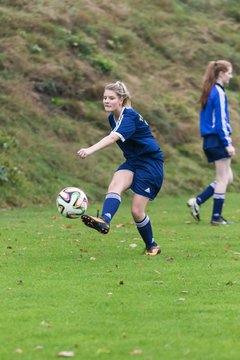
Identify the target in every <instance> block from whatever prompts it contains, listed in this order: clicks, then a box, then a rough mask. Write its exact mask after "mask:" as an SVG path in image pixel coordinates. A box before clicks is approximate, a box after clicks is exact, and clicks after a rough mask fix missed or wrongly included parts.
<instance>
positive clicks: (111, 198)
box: [101, 192, 121, 224]
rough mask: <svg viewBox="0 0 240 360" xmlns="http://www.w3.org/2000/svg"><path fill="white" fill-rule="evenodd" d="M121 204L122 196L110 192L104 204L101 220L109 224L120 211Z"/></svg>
mask: <svg viewBox="0 0 240 360" xmlns="http://www.w3.org/2000/svg"><path fill="white" fill-rule="evenodd" d="M120 204H121V196H120V195H119V194H117V193H113V192H109V193H108V194H107V195H106V197H105V201H104V203H103V208H102V215H101V218H102V219H103V220H104V221H106V223H108V224H109V223H110V221H111V220H112V218H113V216H114V215H115V214H116V212H117V211H118V208H119V206H120Z"/></svg>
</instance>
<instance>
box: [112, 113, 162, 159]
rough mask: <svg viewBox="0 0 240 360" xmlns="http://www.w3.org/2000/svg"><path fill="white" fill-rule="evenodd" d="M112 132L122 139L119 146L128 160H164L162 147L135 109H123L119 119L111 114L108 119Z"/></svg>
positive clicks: (118, 142)
mask: <svg viewBox="0 0 240 360" xmlns="http://www.w3.org/2000/svg"><path fill="white" fill-rule="evenodd" d="M108 119H109V123H110V126H111V128H112V132H113V133H115V134H117V135H118V136H119V137H120V139H119V140H118V141H117V144H118V146H119V147H120V149H121V150H122V151H123V155H124V157H125V158H126V159H127V160H139V159H142V158H146V157H148V158H152V159H158V160H163V158H162V152H161V149H160V146H159V144H158V142H157V141H156V139H155V138H154V136H153V134H152V132H151V130H150V128H149V125H148V124H147V122H146V121H145V120H144V118H143V117H142V116H141V115H140V114H139V113H138V112H137V111H135V110H134V109H133V108H125V107H124V108H123V109H122V112H121V114H120V116H119V119H117V120H116V119H115V118H114V115H113V114H112V113H111V114H110V115H109V117H108Z"/></svg>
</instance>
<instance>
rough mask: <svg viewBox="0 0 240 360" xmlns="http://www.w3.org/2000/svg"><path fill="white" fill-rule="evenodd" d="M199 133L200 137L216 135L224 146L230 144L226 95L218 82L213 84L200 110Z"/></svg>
mask: <svg viewBox="0 0 240 360" xmlns="http://www.w3.org/2000/svg"><path fill="white" fill-rule="evenodd" d="M200 133H201V136H202V137H205V136H208V135H218V136H219V138H220V140H221V142H222V144H223V146H225V147H226V146H230V145H231V144H232V139H231V133H232V131H231V125H230V119H229V113H228V101H227V96H226V94H225V91H224V88H223V87H222V86H221V85H220V84H218V83H216V84H215V85H214V86H213V88H212V90H211V91H210V94H209V97H208V100H207V103H206V106H205V108H204V109H202V110H201V112H200Z"/></svg>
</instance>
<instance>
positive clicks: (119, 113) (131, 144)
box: [77, 81, 163, 256]
mask: <svg viewBox="0 0 240 360" xmlns="http://www.w3.org/2000/svg"><path fill="white" fill-rule="evenodd" d="M103 106H104V109H105V111H106V112H108V113H109V117H108V120H109V123H110V127H111V129H112V130H111V132H110V134H109V135H107V136H106V137H104V138H103V139H101V140H100V141H99V142H97V143H96V144H94V145H92V146H90V147H88V148H82V149H80V150H79V151H78V152H77V153H78V155H79V156H80V158H81V159H85V158H86V157H87V156H88V155H91V154H93V153H94V152H96V151H98V150H101V149H103V148H106V147H107V146H110V145H112V144H114V143H117V145H118V146H119V147H120V149H121V150H122V152H123V155H124V157H125V159H126V161H125V162H124V163H123V164H121V165H120V166H119V167H118V168H117V170H116V172H115V173H114V175H113V178H112V180H111V182H110V185H109V187H108V192H107V195H106V197H105V200H104V203H103V208H102V213H101V216H100V217H94V216H90V215H87V214H84V215H83V216H82V221H83V222H84V224H85V225H87V226H88V227H90V228H92V229H95V230H97V231H99V232H100V233H102V234H107V233H108V232H109V229H110V222H111V220H112V219H113V217H114V215H115V214H116V212H117V210H118V208H119V206H120V203H121V195H122V193H123V192H124V191H126V190H128V189H131V190H132V191H133V193H134V195H133V198H132V208H131V212H132V216H133V219H134V221H135V224H136V227H137V229H138V231H139V234H140V235H141V237H142V239H143V241H144V243H145V254H146V255H151V256H154V255H157V254H159V253H160V252H161V250H160V246H159V245H158V244H157V243H156V241H155V240H154V237H153V231H152V226H151V221H150V219H149V217H148V216H147V215H146V213H145V208H146V206H147V204H148V201H149V200H153V199H154V198H155V197H156V196H157V194H158V192H159V190H160V189H161V186H162V182H163V158H162V152H161V149H160V146H159V144H158V143H157V141H156V139H155V138H154V137H153V135H152V132H151V130H150V128H149V126H148V124H147V122H146V121H145V120H144V119H143V117H142V116H141V115H140V114H139V113H138V112H137V111H136V110H134V109H133V108H132V107H131V102H130V95H129V92H128V89H127V87H126V86H125V84H124V83H122V82H120V81H117V82H116V83H111V84H108V85H106V87H105V90H104V94H103Z"/></svg>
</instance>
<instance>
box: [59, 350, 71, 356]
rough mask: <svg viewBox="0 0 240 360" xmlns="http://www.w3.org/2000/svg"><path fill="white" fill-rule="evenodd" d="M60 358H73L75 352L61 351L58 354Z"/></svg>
mask: <svg viewBox="0 0 240 360" xmlns="http://www.w3.org/2000/svg"><path fill="white" fill-rule="evenodd" d="M58 356H59V357H73V356H74V352H73V351H61V352H59V353H58Z"/></svg>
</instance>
